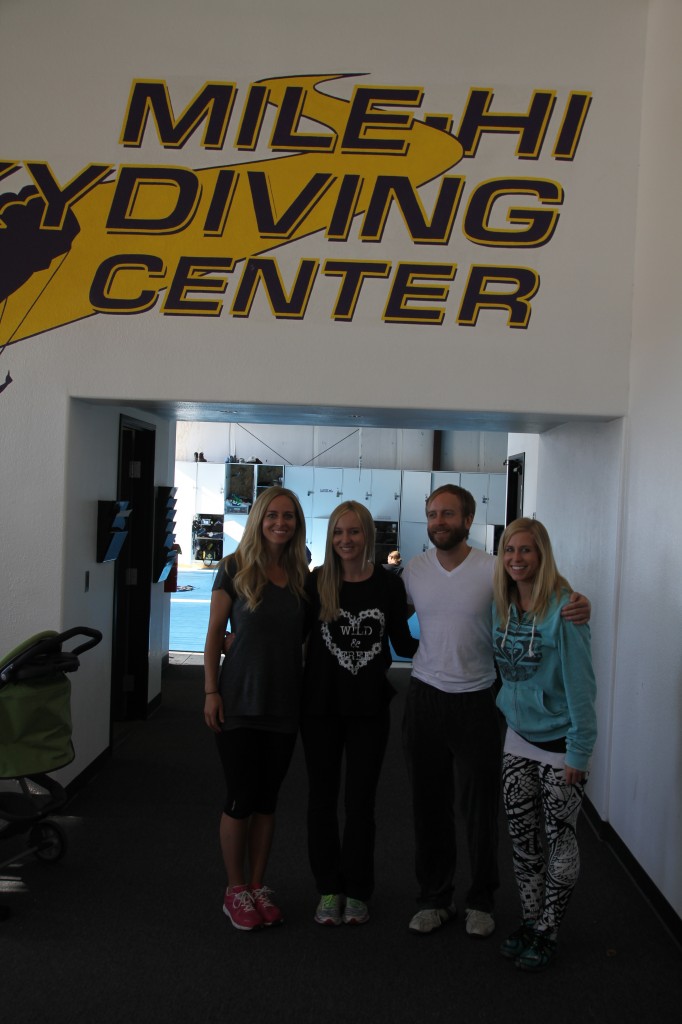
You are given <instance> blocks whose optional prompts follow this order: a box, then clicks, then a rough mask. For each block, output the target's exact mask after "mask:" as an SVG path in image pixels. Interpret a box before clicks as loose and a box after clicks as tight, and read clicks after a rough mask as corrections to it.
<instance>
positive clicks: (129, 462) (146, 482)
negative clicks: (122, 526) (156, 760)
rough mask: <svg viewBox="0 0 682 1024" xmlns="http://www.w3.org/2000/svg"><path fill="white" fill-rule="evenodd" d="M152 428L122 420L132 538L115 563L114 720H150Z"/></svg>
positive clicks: (121, 464)
mask: <svg viewBox="0 0 682 1024" xmlns="http://www.w3.org/2000/svg"><path fill="white" fill-rule="evenodd" d="M154 444H155V431H154V428H153V427H152V426H150V425H149V424H145V423H140V422H138V421H136V420H133V419H130V418H128V417H125V416H122V417H121V423H120V428H119V448H118V491H117V498H118V499H119V500H120V501H129V502H130V508H131V510H132V511H131V513H130V516H129V517H128V524H127V525H128V537H127V538H126V541H125V543H124V545H123V547H122V549H121V553H120V555H119V557H118V559H117V561H116V569H115V575H114V624H113V651H112V666H111V718H112V722H113V721H118V722H120V721H123V720H125V719H130V718H145V717H146V715H147V705H148V698H147V693H148V682H149V617H150V608H151V587H152V543H153V533H154Z"/></svg>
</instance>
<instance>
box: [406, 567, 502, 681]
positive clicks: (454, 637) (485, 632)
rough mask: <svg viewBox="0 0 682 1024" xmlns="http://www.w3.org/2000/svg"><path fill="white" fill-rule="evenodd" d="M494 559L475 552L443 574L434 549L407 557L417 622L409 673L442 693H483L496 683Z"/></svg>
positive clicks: (409, 588)
mask: <svg viewBox="0 0 682 1024" xmlns="http://www.w3.org/2000/svg"><path fill="white" fill-rule="evenodd" d="M494 566H495V559H494V558H493V556H492V555H487V554H485V552H483V551H479V550H478V549H477V548H471V550H470V551H469V554H468V555H467V557H466V558H465V559H464V561H463V562H462V563H461V565H458V566H457V568H456V569H453V570H452V571H451V572H448V571H447V569H444V568H443V566H442V565H441V564H440V562H439V561H438V557H437V553H436V549H435V548H429V550H428V551H425V552H424V553H423V554H421V555H416V556H415V557H414V558H412V559H410V561H409V562H408V564H407V567H406V569H405V572H404V573H403V575H402V580H403V583H404V584H405V589H406V590H407V597H408V601H409V603H410V604H412V605H414V608H415V610H416V612H417V618H418V619H419V630H420V640H419V650H418V651H417V653H416V654H415V656H414V659H413V661H412V675H414V676H416V678H417V679H420V680H421V681H422V682H424V683H428V684H429V685H430V686H435V687H436V688H437V689H439V690H443V691H445V692H446V693H464V692H467V691H471V690H485V689H487V688H488V687H489V686H492V684H493V682H494V680H495V667H494V662H493V645H492V600H493V569H494Z"/></svg>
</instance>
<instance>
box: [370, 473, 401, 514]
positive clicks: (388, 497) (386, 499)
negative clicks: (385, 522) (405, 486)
mask: <svg viewBox="0 0 682 1024" xmlns="http://www.w3.org/2000/svg"><path fill="white" fill-rule="evenodd" d="M371 472H372V486H371V494H370V500H369V510H370V512H371V513H372V518H373V519H390V520H395V521H396V522H397V521H398V519H399V518H400V484H401V479H400V477H401V474H400V470H399V469H373V470H372V471H371Z"/></svg>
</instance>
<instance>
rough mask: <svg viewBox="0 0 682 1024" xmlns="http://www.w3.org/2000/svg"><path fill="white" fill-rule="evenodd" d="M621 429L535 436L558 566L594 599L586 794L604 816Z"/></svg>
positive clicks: (540, 509) (540, 508)
mask: <svg viewBox="0 0 682 1024" xmlns="http://www.w3.org/2000/svg"><path fill="white" fill-rule="evenodd" d="M623 433H624V425H623V421H622V420H615V421H614V422H613V423H606V424H581V425H571V426H566V427H557V428H556V429H555V430H550V431H548V432H547V433H546V434H542V435H541V436H540V438H539V451H538V455H539V464H538V500H537V518H538V519H539V520H540V521H541V522H543V523H544V524H545V526H546V527H547V529H548V530H549V534H550V537H551V538H552V546H553V548H554V554H555V557H556V561H557V565H558V566H559V570H560V572H561V573H562V574H563V575H564V576H565V577H566V578H567V579H568V581H569V582H570V584H571V585H572V586H573V587H574V588H575V589H576V590H578V591H580V593H582V594H587V596H588V597H589V598H590V601H591V602H592V618H591V622H590V628H591V631H592V658H593V663H594V670H595V675H596V678H597V718H598V727H599V736H598V739H597V744H596V747H595V753H594V758H593V765H592V774H591V778H590V782H589V790H588V793H589V797H590V799H591V801H592V803H593V804H594V806H595V808H596V809H597V811H598V812H599V814H600V816H601V817H602V818H603V819H604V820H609V819H610V806H609V804H610V790H611V781H612V778H613V765H612V762H611V722H612V709H613V703H614V700H615V699H616V690H617V684H616V680H615V666H614V650H615V642H616V635H617V628H618V618H617V612H618V593H619V586H620V571H619V570H620V562H619V559H620V536H619V532H620V515H621V489H622V475H623V444H624V440H623Z"/></svg>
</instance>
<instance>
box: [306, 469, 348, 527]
mask: <svg viewBox="0 0 682 1024" xmlns="http://www.w3.org/2000/svg"><path fill="white" fill-rule="evenodd" d="M313 481H314V485H315V494H314V495H313V516H314V518H315V519H318V518H319V517H322V518H325V519H328V518H329V516H330V515H331V514H332V512H333V511H334V509H335V508H336V506H337V505H340V504H341V502H342V501H343V470H342V469H336V468H322V469H319V468H317V467H315V470H314V472H313Z"/></svg>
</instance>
